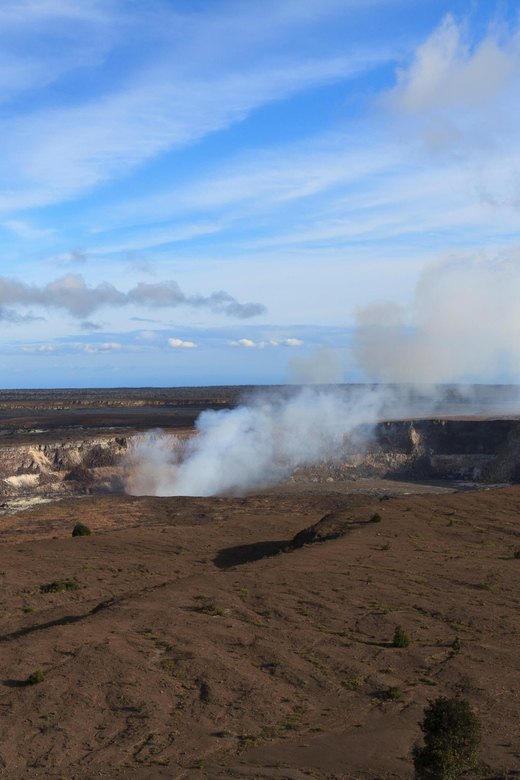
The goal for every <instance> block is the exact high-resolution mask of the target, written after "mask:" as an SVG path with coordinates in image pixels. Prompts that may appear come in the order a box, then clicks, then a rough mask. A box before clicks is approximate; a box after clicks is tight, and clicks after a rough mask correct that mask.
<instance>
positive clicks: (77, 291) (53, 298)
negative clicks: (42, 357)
mask: <svg viewBox="0 0 520 780" xmlns="http://www.w3.org/2000/svg"><path fill="white" fill-rule="evenodd" d="M5 304H9V305H10V306H22V307H27V306H41V307H43V308H47V309H59V310H61V311H65V312H67V314H70V315H71V316H72V317H78V318H80V319H84V318H85V317H87V316H88V315H90V314H92V313H93V312H94V311H97V310H98V309H100V308H102V307H104V306H115V307H121V306H128V305H132V304H133V305H137V306H145V307H148V308H175V307H177V306H189V307H191V308H195V309H200V308H205V309H209V310H210V311H212V312H216V313H219V314H225V315H227V316H229V317H237V318H238V319H249V318H250V317H256V316H258V315H259V314H263V313H264V312H265V311H266V307H265V306H263V305H262V304H260V303H239V302H238V301H237V300H236V299H235V298H233V296H231V295H230V294H229V293H227V292H225V291H224V290H220V291H218V292H214V293H211V295H209V296H207V297H205V296H202V295H186V294H185V293H184V292H183V291H182V290H181V289H180V287H179V285H178V284H177V282H174V281H164V282H157V283H156V284H148V283H146V282H139V284H137V285H136V286H135V287H133V288H132V289H131V290H129V291H128V292H122V291H121V290H118V289H117V288H116V287H115V286H114V285H113V284H111V283H109V282H102V283H101V284H98V285H96V286H94V287H92V286H89V285H88V284H87V283H86V282H85V280H84V278H83V277H82V276H81V275H80V274H67V275H66V276H62V277H60V278H59V279H56V280H54V281H52V282H49V283H48V284H46V285H44V286H38V285H34V284H26V283H25V282H20V281H18V280H16V279H12V278H9V277H5V276H0V319H4V320H8V321H10V322H18V321H21V320H20V319H19V315H17V314H16V313H14V312H12V311H10V310H6V309H4V308H3V307H4V305H5ZM23 319H25V318H22V320H23ZM91 324H92V323H89V325H91Z"/></svg>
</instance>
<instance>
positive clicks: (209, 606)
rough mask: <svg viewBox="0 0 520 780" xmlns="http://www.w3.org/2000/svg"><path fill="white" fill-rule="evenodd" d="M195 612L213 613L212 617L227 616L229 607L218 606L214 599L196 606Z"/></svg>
mask: <svg viewBox="0 0 520 780" xmlns="http://www.w3.org/2000/svg"><path fill="white" fill-rule="evenodd" d="M195 612H200V613H201V614H202V615H211V616H212V617H226V615H229V609H222V607H217V605H216V604H215V602H214V601H208V602H206V603H205V604H201V605H200V607H195Z"/></svg>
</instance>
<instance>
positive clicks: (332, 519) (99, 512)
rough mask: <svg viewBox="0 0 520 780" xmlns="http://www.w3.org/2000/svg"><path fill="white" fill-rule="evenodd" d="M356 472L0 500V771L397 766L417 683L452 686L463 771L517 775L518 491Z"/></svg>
mask: <svg viewBox="0 0 520 780" xmlns="http://www.w3.org/2000/svg"><path fill="white" fill-rule="evenodd" d="M364 484H365V483H364V482H362V481H359V480H358V482H356V483H355V484H354V486H353V489H352V491H350V492H349V491H348V488H344V490H341V489H339V488H338V485H337V484H334V485H333V486H332V485H327V484H326V483H325V484H317V485H312V484H307V485H303V484H302V485H298V484H290V485H287V486H284V487H283V488H281V489H280V488H279V489H273V490H268V491H264V492H262V493H259V494H257V495H250V496H245V497H214V498H184V497H174V498H151V497H132V496H125V495H97V496H96V495H84V496H79V497H69V498H65V499H63V500H61V501H57V502H53V503H48V504H43V505H41V506H37V507H34V508H33V509H30V510H28V511H25V512H19V513H9V512H8V513H7V514H5V515H4V516H3V517H2V518H0V556H1V562H0V578H1V582H2V588H1V590H0V616H1V621H2V626H1V629H0V631H1V635H0V659H1V661H0V663H1V675H0V677H1V680H0V767H1V768H0V774H1V775H2V776H3V777H6V778H9V780H11V779H12V780H22V778H27V779H29V778H31V779H32V778H62V780H64V779H65V778H68V780H73V779H74V780H87V778H89V779H90V778H99V777H104V778H121V779H123V778H124V780H172V779H173V778H179V779H180V778H194V780H195V779H196V780H198V779H199V778H200V780H202V778H208V779H209V778H219V780H222V779H223V778H288V779H290V780H304V778H309V777H311V778H322V779H323V780H324V779H325V778H327V779H328V780H347V779H348V780H355V779H359V780H382V778H385V779H386V780H390V778H396V779H397V778H399V779H403V780H406V778H410V780H411V778H412V777H413V767H412V763H411V760H410V753H411V749H412V747H413V745H414V743H415V741H416V740H418V739H419V737H420V730H419V727H418V721H419V720H420V719H421V717H422V713H423V710H424V707H425V706H426V704H427V701H428V699H431V698H436V697H437V696H439V695H441V694H443V695H447V696H453V695H456V694H461V695H462V696H464V697H465V698H467V699H469V701H470V702H471V704H472V706H473V707H474V709H475V711H476V713H477V714H478V716H479V718H480V719H481V721H482V725H483V733H484V743H483V749H482V754H481V759H482V762H483V763H482V767H481V770H480V772H479V774H478V776H479V777H484V776H486V777H490V778H496V779H497V780H498V778H513V777H515V776H518V775H520V685H519V683H520V669H519V663H518V660H519V645H520V622H519V617H520V577H519V573H520V556H519V557H518V558H517V557H515V554H516V553H518V552H519V551H520V525H519V514H520V487H519V486H509V487H505V488H495V489H478V490H470V491H463V492H453V491H454V487H453V485H450V484H448V483H446V484H445V486H444V487H439V486H438V485H434V486H432V485H429V484H428V483H424V484H420V485H419V484H415V485H414V483H410V484H402V483H401V484H399V483H394V482H391V481H389V480H379V481H378V482H377V485H376V487H375V488H374V485H373V483H371V482H370V481H369V480H367V482H366V486H367V489H368V492H359V488H360V487H363V485H364ZM371 485H372V489H371V488H370V486H371ZM385 485H386V486H387V487H386V490H385V489H384V486H385ZM394 488H395V489H394ZM354 490H355V491H357V492H353V491H354ZM406 493H408V494H409V495H405V494H406ZM375 513H379V514H380V515H381V517H382V521H381V522H372V518H373V516H374V514H375ZM324 517H326V518H327V519H326V520H323V522H322V523H320V520H321V519H322V518H324ZM78 521H81V522H82V523H86V524H87V525H88V526H89V527H90V528H91V529H92V532H93V535H92V536H90V537H75V538H73V537H72V536H71V532H72V529H73V527H74V525H75V524H76V523H77V522H78ZM316 524H317V525H316ZM310 526H315V528H314V529H313V531H312V532H310V533H307V534H306V535H305V536H300V537H299V539H300V541H301V540H302V539H303V540H306V541H307V542H308V543H307V544H306V545H304V546H296V545H295V544H293V542H292V540H293V539H294V537H295V536H296V535H297V534H298V533H299V532H300V531H302V530H303V529H305V528H309V527H310ZM58 580H61V581H62V582H65V583H67V582H73V583H75V585H74V589H71V590H63V591H62V592H55V591H56V586H54V587H53V588H51V589H50V592H49V590H48V589H47V587H46V586H48V585H50V584H51V583H55V582H56V581H58ZM397 625H400V626H402V627H403V628H404V629H405V630H406V631H407V632H408V634H409V635H410V637H411V639H412V643H411V645H410V646H409V647H408V648H402V649H399V648H394V647H393V646H392V637H393V633H394V630H395V627H396V626H397ZM457 636H458V637H459V638H460V640H461V649H460V651H459V652H454V651H453V650H452V647H451V646H452V643H453V641H454V639H455V637H457ZM36 670H41V671H42V672H43V675H44V677H45V679H44V681H43V682H41V683H39V684H36V685H29V684H27V679H28V676H29V675H30V674H31V673H32V672H34V671H36ZM396 686H397V687H399V688H400V689H401V695H400V696H399V697H398V698H397V699H394V700H390V699H388V698H387V696H386V693H387V691H388V689H389V688H391V687H396Z"/></svg>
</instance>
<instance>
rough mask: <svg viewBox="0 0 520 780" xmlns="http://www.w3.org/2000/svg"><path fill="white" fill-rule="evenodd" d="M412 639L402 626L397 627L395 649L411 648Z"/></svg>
mask: <svg viewBox="0 0 520 780" xmlns="http://www.w3.org/2000/svg"><path fill="white" fill-rule="evenodd" d="M410 642H411V640H410V637H409V636H408V634H407V633H406V631H405V630H404V628H401V626H396V627H395V631H394V641H393V645H394V647H410Z"/></svg>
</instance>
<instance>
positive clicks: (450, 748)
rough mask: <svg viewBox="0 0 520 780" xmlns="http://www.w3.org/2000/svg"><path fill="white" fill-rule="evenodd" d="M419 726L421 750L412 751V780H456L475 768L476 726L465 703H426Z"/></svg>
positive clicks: (478, 730) (456, 700)
mask: <svg viewBox="0 0 520 780" xmlns="http://www.w3.org/2000/svg"><path fill="white" fill-rule="evenodd" d="M429 705H430V706H429V707H427V708H426V709H425V710H424V720H423V721H422V723H420V724H419V725H420V727H421V730H422V732H423V734H424V747H419V746H416V747H415V748H414V750H413V763H414V768H415V777H416V780H459V778H460V777H462V775H463V774H464V773H465V772H467V771H468V770H470V769H474V768H475V767H476V765H477V758H478V751H479V747H480V742H481V738H482V737H481V726H480V722H479V720H478V718H477V716H476V715H475V713H474V712H473V710H472V709H471V706H470V704H469V702H468V701H466V700H465V699H460V698H454V699H448V698H446V697H444V696H440V697H439V698H438V699H436V700H435V701H433V702H432V701H430V703H429Z"/></svg>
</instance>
